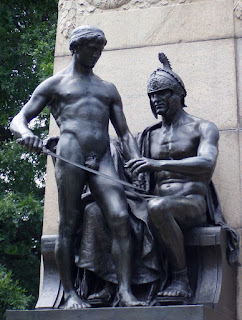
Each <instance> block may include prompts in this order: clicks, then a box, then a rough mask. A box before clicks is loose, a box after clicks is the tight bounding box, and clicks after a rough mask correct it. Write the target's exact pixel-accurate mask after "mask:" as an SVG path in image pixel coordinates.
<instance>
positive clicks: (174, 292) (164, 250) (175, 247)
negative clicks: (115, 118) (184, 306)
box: [78, 54, 238, 305]
mask: <svg viewBox="0 0 242 320" xmlns="http://www.w3.org/2000/svg"><path fill="white" fill-rule="evenodd" d="M159 58H160V61H161V62H162V63H163V64H164V67H163V69H158V70H157V71H155V72H154V73H153V74H152V75H151V77H150V79H149V82H148V95H149V97H150V102H151V109H152V112H153V114H154V115H155V117H156V118H157V117H158V115H160V116H161V117H162V122H159V123H157V124H155V125H154V126H151V127H148V128H146V129H145V130H144V131H143V133H141V134H139V135H138V136H137V143H138V146H139V148H140V153H141V154H142V155H143V158H140V159H135V160H130V161H129V162H128V163H127V164H126V165H125V167H126V172H125V171H124V170H123V169H122V165H120V163H123V164H124V159H122V151H120V150H119V149H120V148H119V146H118V145H117V142H116V143H114V145H116V153H115V151H114V152H113V158H114V159H115V167H116V170H117V171H118V172H119V176H120V177H122V178H123V179H129V177H130V176H129V175H126V173H127V171H129V170H131V171H132V172H133V173H136V174H138V173H140V172H144V178H145V179H144V180H145V184H146V187H147V190H146V191H147V193H148V194H151V195H153V196H156V198H150V199H149V200H148V208H145V207H144V206H143V207H142V208H140V209H139V210H140V215H139V214H137V213H135V210H133V209H131V210H130V219H131V221H132V225H133V224H134V227H133V238H134V239H135V241H134V243H135V245H136V246H137V248H142V249H141V252H147V256H142V258H144V259H143V261H142V259H141V260H139V263H138V264H137V266H136V267H135V268H136V273H135V271H134V274H133V275H132V276H133V283H134V284H135V283H136V284H137V283H138V282H137V275H139V274H140V272H139V267H140V266H142V267H143V277H142V281H143V283H146V282H147V283H154V284H155V283H157V278H156V277H155V273H157V272H160V276H159V278H160V280H159V282H160V286H159V287H160V288H159V289H158V290H157V292H156V293H155V292H153V294H154V296H155V295H156V294H157V295H158V298H159V300H162V298H164V300H167V301H168V300H169V299H170V301H172V300H175V299H176V298H177V299H178V300H180V301H181V303H183V302H184V301H186V300H188V299H189V298H191V297H192V295H193V294H194V292H192V290H191V288H190V285H189V280H188V275H187V267H186V258H185V249H184V241H183V237H184V234H183V233H184V232H186V231H187V230H189V229H191V228H193V227H198V226H208V225H221V226H223V227H224V228H225V229H226V230H227V231H228V232H229V237H228V239H229V240H228V241H231V243H230V245H229V247H230V248H231V249H232V248H233V249H232V250H231V252H230V253H231V255H230V257H229V260H230V262H234V261H236V259H237V257H238V235H237V233H236V232H235V231H234V230H232V229H231V228H229V227H228V226H227V225H226V224H225V223H224V221H223V218H222V215H221V210H220V206H219V204H218V199H217V195H216V192H215V190H214V186H213V184H212V183H211V178H212V174H213V171H214V168H215V164H216V159H217V154H218V138H219V134H218V130H217V128H216V126H215V125H214V124H213V123H211V122H209V121H206V120H202V119H199V118H197V117H194V116H191V115H189V114H188V113H186V112H185V111H184V109H183V108H184V107H185V105H184V98H185V96H186V91H185V87H184V84H183V82H182V80H181V79H180V77H179V76H178V75H176V74H175V73H174V72H173V71H172V70H171V67H170V63H169V61H168V59H167V57H166V56H165V55H164V54H159ZM114 149H115V148H114ZM119 156H120V158H119ZM136 182H137V181H136ZM127 198H128V202H129V205H130V208H134V207H135V205H133V204H132V203H130V199H129V198H130V195H128V194H127ZM134 198H135V197H133V199H134ZM136 206H137V205H136ZM85 210H86V214H85V221H86V222H85V225H86V232H85V233H83V238H82V241H81V251H83V252H84V254H80V255H79V261H78V265H79V266H80V267H81V268H84V269H85V268H86V269H87V270H90V271H92V272H94V273H95V274H96V275H98V276H99V277H100V278H102V279H104V280H106V281H107V282H106V285H105V286H104V288H103V289H102V290H100V291H99V292H96V293H94V294H91V295H90V296H89V301H90V302H91V300H95V303H97V301H99V303H100V305H101V304H102V303H105V298H107V297H108V299H110V297H111V296H112V293H113V291H114V289H113V285H112V283H115V280H114V278H113V276H112V268H111V267H110V265H111V264H110V263H107V264H103V263H100V264H99V265H97V264H96V262H97V261H100V260H102V256H104V255H106V257H108V254H107V251H106V250H104V249H102V248H100V247H98V248H97V247H95V243H97V242H98V241H97V239H95V237H96V234H98V236H99V237H103V238H102V239H103V242H105V243H106V247H105V248H107V247H108V242H109V239H108V237H107V236H106V235H105V233H106V234H107V232H108V231H107V230H106V228H105V225H104V224H103V223H102V213H101V211H100V209H99V208H98V207H97V206H95V204H91V205H90V204H88V206H87V207H86V209H85ZM141 212H142V213H141ZM133 215H134V216H135V218H137V219H138V220H137V219H136V220H135V221H133V218H132V217H133ZM142 219H143V221H145V222H146V228H143V233H146V234H147V230H152V226H151V225H153V226H154V229H155V231H154V232H153V235H152V236H153V237H150V238H149V240H147V238H145V237H144V235H143V236H142V235H140V234H139V233H138V232H137V230H138V229H140V227H139V226H140V224H141V221H142ZM97 221H98V222H97ZM157 238H158V242H159V244H158V250H157V245H156V244H155V239H157ZM138 242H141V243H142V245H143V244H144V243H145V244H146V247H145V246H143V247H142V245H141V243H138ZM83 247H84V248H83ZM147 247H149V250H147ZM87 248H88V249H87ZM141 252H140V256H141ZM93 256H98V257H99V258H97V259H93ZM82 257H84V261H83V260H82ZM147 257H149V259H147ZM139 258H140V257H139ZM106 259H107V260H108V258H106ZM134 264H135V262H134ZM100 265H102V267H101V268H100ZM145 266H146V267H147V266H148V270H147V269H146V271H145V268H144V267H145ZM151 271H152V272H154V276H152V277H150V274H151V273H150V272H151ZM168 274H169V276H168ZM167 279H168V281H167ZM139 283H140V284H141V283H142V282H141V281H140V282H139ZM154 296H153V298H154ZM143 297H145V295H144V296H143ZM146 298H147V297H146ZM178 300H176V301H178ZM106 302H107V301H106ZM146 302H147V304H150V303H152V297H151V299H150V300H149V301H148V300H146ZM171 303H172V302H171Z"/></svg>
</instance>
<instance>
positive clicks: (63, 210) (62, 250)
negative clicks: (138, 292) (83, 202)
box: [55, 136, 90, 309]
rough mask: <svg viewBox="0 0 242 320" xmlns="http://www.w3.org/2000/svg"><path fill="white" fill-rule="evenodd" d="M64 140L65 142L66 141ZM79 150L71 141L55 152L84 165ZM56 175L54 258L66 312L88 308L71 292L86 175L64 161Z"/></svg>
mask: <svg viewBox="0 0 242 320" xmlns="http://www.w3.org/2000/svg"><path fill="white" fill-rule="evenodd" d="M65 140H67V141H65ZM78 151H79V146H78V145H77V143H76V142H75V140H73V138H72V136H71V139H67V138H66V137H64V139H62V140H60V141H59V143H58V149H57V152H58V153H59V154H60V155H62V156H63V157H65V158H67V159H70V160H71V161H74V162H77V163H82V164H83V163H84V159H83V156H82V154H81V152H79V153H78ZM55 175H56V182H57V188H58V200H59V213H60V216H59V234H58V239H57V242H56V248H55V256H56V263H57V266H58V269H59V273H60V278H61V282H62V284H63V287H64V300H65V304H64V306H63V308H65V309H79V308H86V307H90V305H89V304H87V303H85V302H84V301H82V300H81V299H80V298H79V297H78V295H77V294H76V291H75V288H74V279H73V278H74V275H73V270H74V238H75V232H76V228H77V227H78V226H79V225H80V222H81V221H80V196H81V193H82V190H83V186H84V182H85V173H84V171H83V170H81V169H78V168H76V167H74V166H72V165H70V164H67V163H65V162H64V161H61V160H57V161H56V165H55Z"/></svg>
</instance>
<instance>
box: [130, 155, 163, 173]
mask: <svg viewBox="0 0 242 320" xmlns="http://www.w3.org/2000/svg"><path fill="white" fill-rule="evenodd" d="M125 168H128V169H129V170H130V171H131V172H132V173H133V174H136V175H138V174H139V173H141V172H146V171H151V172H152V171H160V170H161V160H154V159H149V158H145V157H143V158H139V159H132V160H129V161H128V162H127V163H126V164H125Z"/></svg>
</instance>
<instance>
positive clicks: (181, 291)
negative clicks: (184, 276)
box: [158, 280, 192, 298]
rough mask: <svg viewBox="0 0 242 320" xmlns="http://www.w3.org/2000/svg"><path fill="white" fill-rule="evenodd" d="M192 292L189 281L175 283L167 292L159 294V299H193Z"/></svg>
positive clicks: (163, 291)
mask: <svg viewBox="0 0 242 320" xmlns="http://www.w3.org/2000/svg"><path fill="white" fill-rule="evenodd" d="M191 296H192V290H191V288H190V286H189V284H188V282H187V281H182V280H177V281H173V282H172V283H171V284H170V285H169V286H168V287H167V288H166V289H165V290H162V291H160V292H159V293H158V297H182V298H191Z"/></svg>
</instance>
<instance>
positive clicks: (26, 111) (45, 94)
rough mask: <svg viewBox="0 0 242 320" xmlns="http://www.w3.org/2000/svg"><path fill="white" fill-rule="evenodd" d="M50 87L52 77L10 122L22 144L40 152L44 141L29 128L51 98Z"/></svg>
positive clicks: (12, 129) (42, 84) (38, 88)
mask: <svg viewBox="0 0 242 320" xmlns="http://www.w3.org/2000/svg"><path fill="white" fill-rule="evenodd" d="M50 87H51V78H49V79H47V80H45V81H44V82H42V83H41V84H40V85H39V86H38V87H37V88H36V89H35V90H34V92H33V94H32V96H31V99H30V100H29V101H28V102H27V103H26V104H25V105H24V107H23V108H22V109H21V110H20V112H19V113H18V114H17V115H16V116H15V117H14V118H13V120H12V122H11V124H10V130H11V131H12V133H13V134H14V135H15V137H16V138H21V139H22V140H21V144H23V145H25V146H26V147H27V148H28V149H29V150H30V151H37V152H39V151H41V149H42V141H41V140H40V139H39V137H37V136H35V135H34V134H33V132H32V131H31V130H30V129H29V128H28V123H29V122H30V121H31V120H32V119H33V118H35V117H36V116H38V114H39V113H40V112H41V111H42V110H43V109H44V107H45V106H46V105H47V104H48V102H49V101H50V100H51V94H50Z"/></svg>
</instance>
